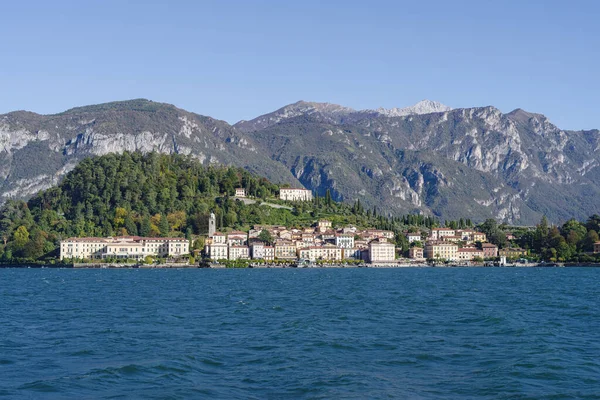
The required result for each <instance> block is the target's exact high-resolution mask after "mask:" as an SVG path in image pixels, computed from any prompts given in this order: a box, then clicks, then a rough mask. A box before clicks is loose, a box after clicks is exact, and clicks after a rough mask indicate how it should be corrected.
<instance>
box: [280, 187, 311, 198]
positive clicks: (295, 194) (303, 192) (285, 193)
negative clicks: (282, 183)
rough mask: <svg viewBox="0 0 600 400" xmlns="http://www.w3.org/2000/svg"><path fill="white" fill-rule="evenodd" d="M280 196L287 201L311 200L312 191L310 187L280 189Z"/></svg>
mask: <svg viewBox="0 0 600 400" xmlns="http://www.w3.org/2000/svg"><path fill="white" fill-rule="evenodd" d="M279 198H280V199H281V200H287V201H310V200H312V198H313V195H312V192H311V191H310V190H308V189H286V188H282V189H279Z"/></svg>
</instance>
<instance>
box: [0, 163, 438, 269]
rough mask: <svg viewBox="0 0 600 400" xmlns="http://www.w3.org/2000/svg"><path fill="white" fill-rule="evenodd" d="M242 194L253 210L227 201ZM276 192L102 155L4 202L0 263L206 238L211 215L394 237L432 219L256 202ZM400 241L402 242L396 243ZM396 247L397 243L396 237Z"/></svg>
mask: <svg viewBox="0 0 600 400" xmlns="http://www.w3.org/2000/svg"><path fill="white" fill-rule="evenodd" d="M236 187H243V188H245V189H246V192H247V193H248V195H249V196H253V197H256V198H257V203H255V204H248V205H246V204H244V203H243V202H241V201H236V200H235V199H234V198H232V197H231V196H232V195H233V194H234V192H235V188H236ZM278 193H279V186H277V185H275V184H273V183H271V182H269V181H268V180H267V179H265V178H262V177H258V176H256V175H253V174H251V173H250V172H248V171H246V170H244V169H242V168H235V167H223V166H209V167H205V166H203V165H202V164H201V163H200V162H199V161H197V160H195V159H193V158H190V157H187V156H181V155H165V154H158V153H149V154H146V155H143V154H141V153H128V152H125V153H123V154H108V155H105V156H101V157H95V158H88V159H85V160H83V161H82V162H81V163H80V164H78V166H77V167H76V168H75V169H74V170H73V171H71V172H70V173H68V174H67V175H66V177H65V178H64V180H63V181H62V182H61V183H60V184H59V185H58V186H55V187H53V188H50V189H47V190H45V191H42V192H40V193H38V194H37V195H36V196H34V197H33V198H31V199H30V200H29V201H27V202H24V201H8V202H7V203H6V204H4V206H3V207H2V209H0V235H1V236H0V237H1V238H2V239H3V240H2V244H1V245H0V259H1V260H3V261H10V260H25V259H27V260H36V259H39V258H43V257H55V256H56V255H57V254H56V249H57V247H58V244H59V241H60V240H61V239H63V238H66V237H71V236H102V237H104V236H115V235H140V236H163V237H165V236H180V237H184V236H185V237H187V238H189V239H192V238H193V237H195V236H197V235H203V234H206V233H207V226H208V216H209V214H210V213H211V212H214V213H215V214H216V217H217V224H218V227H219V228H220V229H223V228H225V229H228V228H235V229H245V228H248V227H250V226H252V225H254V224H283V225H288V226H292V225H295V226H307V225H310V224H312V223H313V222H314V221H315V219H316V218H321V217H327V218H330V219H332V220H333V221H334V223H336V224H355V225H358V226H365V227H366V226H375V227H379V228H384V229H391V230H395V231H399V230H400V229H401V228H402V227H403V226H404V224H405V223H407V222H409V220H410V222H411V223H415V224H418V225H423V226H432V225H433V224H435V223H436V222H435V221H434V220H433V219H432V218H427V217H423V216H410V217H408V216H407V217H402V218H400V217H398V218H389V217H386V216H383V215H379V214H378V212H377V209H375V208H373V209H368V210H365V209H364V207H363V206H362V205H361V203H360V202H359V201H357V202H355V203H354V204H353V205H347V204H342V203H337V202H335V201H333V200H332V197H331V195H329V194H328V193H327V194H326V196H325V197H323V198H319V197H318V196H317V197H316V198H315V200H314V201H313V202H310V203H295V204H293V203H292V204H288V205H291V206H293V210H292V211H291V210H288V209H284V208H272V207H268V206H265V205H262V204H261V199H262V200H265V199H270V201H277V200H273V198H276V197H277V195H278ZM399 236H401V235H399ZM399 240H403V239H402V237H401V238H400V239H399Z"/></svg>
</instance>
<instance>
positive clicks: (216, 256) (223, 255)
mask: <svg viewBox="0 0 600 400" xmlns="http://www.w3.org/2000/svg"><path fill="white" fill-rule="evenodd" d="M227 250H228V246H227V244H225V243H215V242H213V243H211V244H207V245H206V247H205V249H204V252H205V253H206V256H207V257H208V258H210V259H211V260H227V257H228V253H227Z"/></svg>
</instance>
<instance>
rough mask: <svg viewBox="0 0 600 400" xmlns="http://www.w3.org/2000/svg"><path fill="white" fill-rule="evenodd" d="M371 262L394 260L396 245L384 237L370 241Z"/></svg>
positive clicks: (369, 257) (369, 256) (369, 255)
mask: <svg viewBox="0 0 600 400" xmlns="http://www.w3.org/2000/svg"><path fill="white" fill-rule="evenodd" d="M368 259H369V262H371V263H377V262H393V261H394V260H395V259H396V246H394V244H393V243H388V241H387V240H386V239H384V238H379V239H375V240H372V241H371V242H370V243H369V254H368Z"/></svg>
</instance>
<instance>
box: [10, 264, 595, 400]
mask: <svg viewBox="0 0 600 400" xmlns="http://www.w3.org/2000/svg"><path fill="white" fill-rule="evenodd" d="M599 394H600V269H598V268H398V269H368V268H359V269H357V268H354V269H261V270H258V269H236V270H233V269H232V270H210V269H194V270H169V269H160V270H159V269H157V270H141V269H126V270H116V269H110V270H98V269H96V270H75V269H0V398H2V397H5V398H10V399H25V398H27V399H29V398H44V399H63V398H79V399H82V398H90V399H96V398H111V399H118V398H144V399H147V398H156V399H162V398H169V399H178V398H182V399H184V398H206V399H216V398H218V399H234V398H239V399H248V398H250V399H320V398H323V399H331V398H334V399H342V398H343V399H353V398H354V399H365V398H369V399H389V398H410V399H455V398H461V399H503V398H504V399H517V398H519V399H521V398H531V399H539V398H552V399H568V398H590V399H591V398H594V399H597V398H600V397H599Z"/></svg>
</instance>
